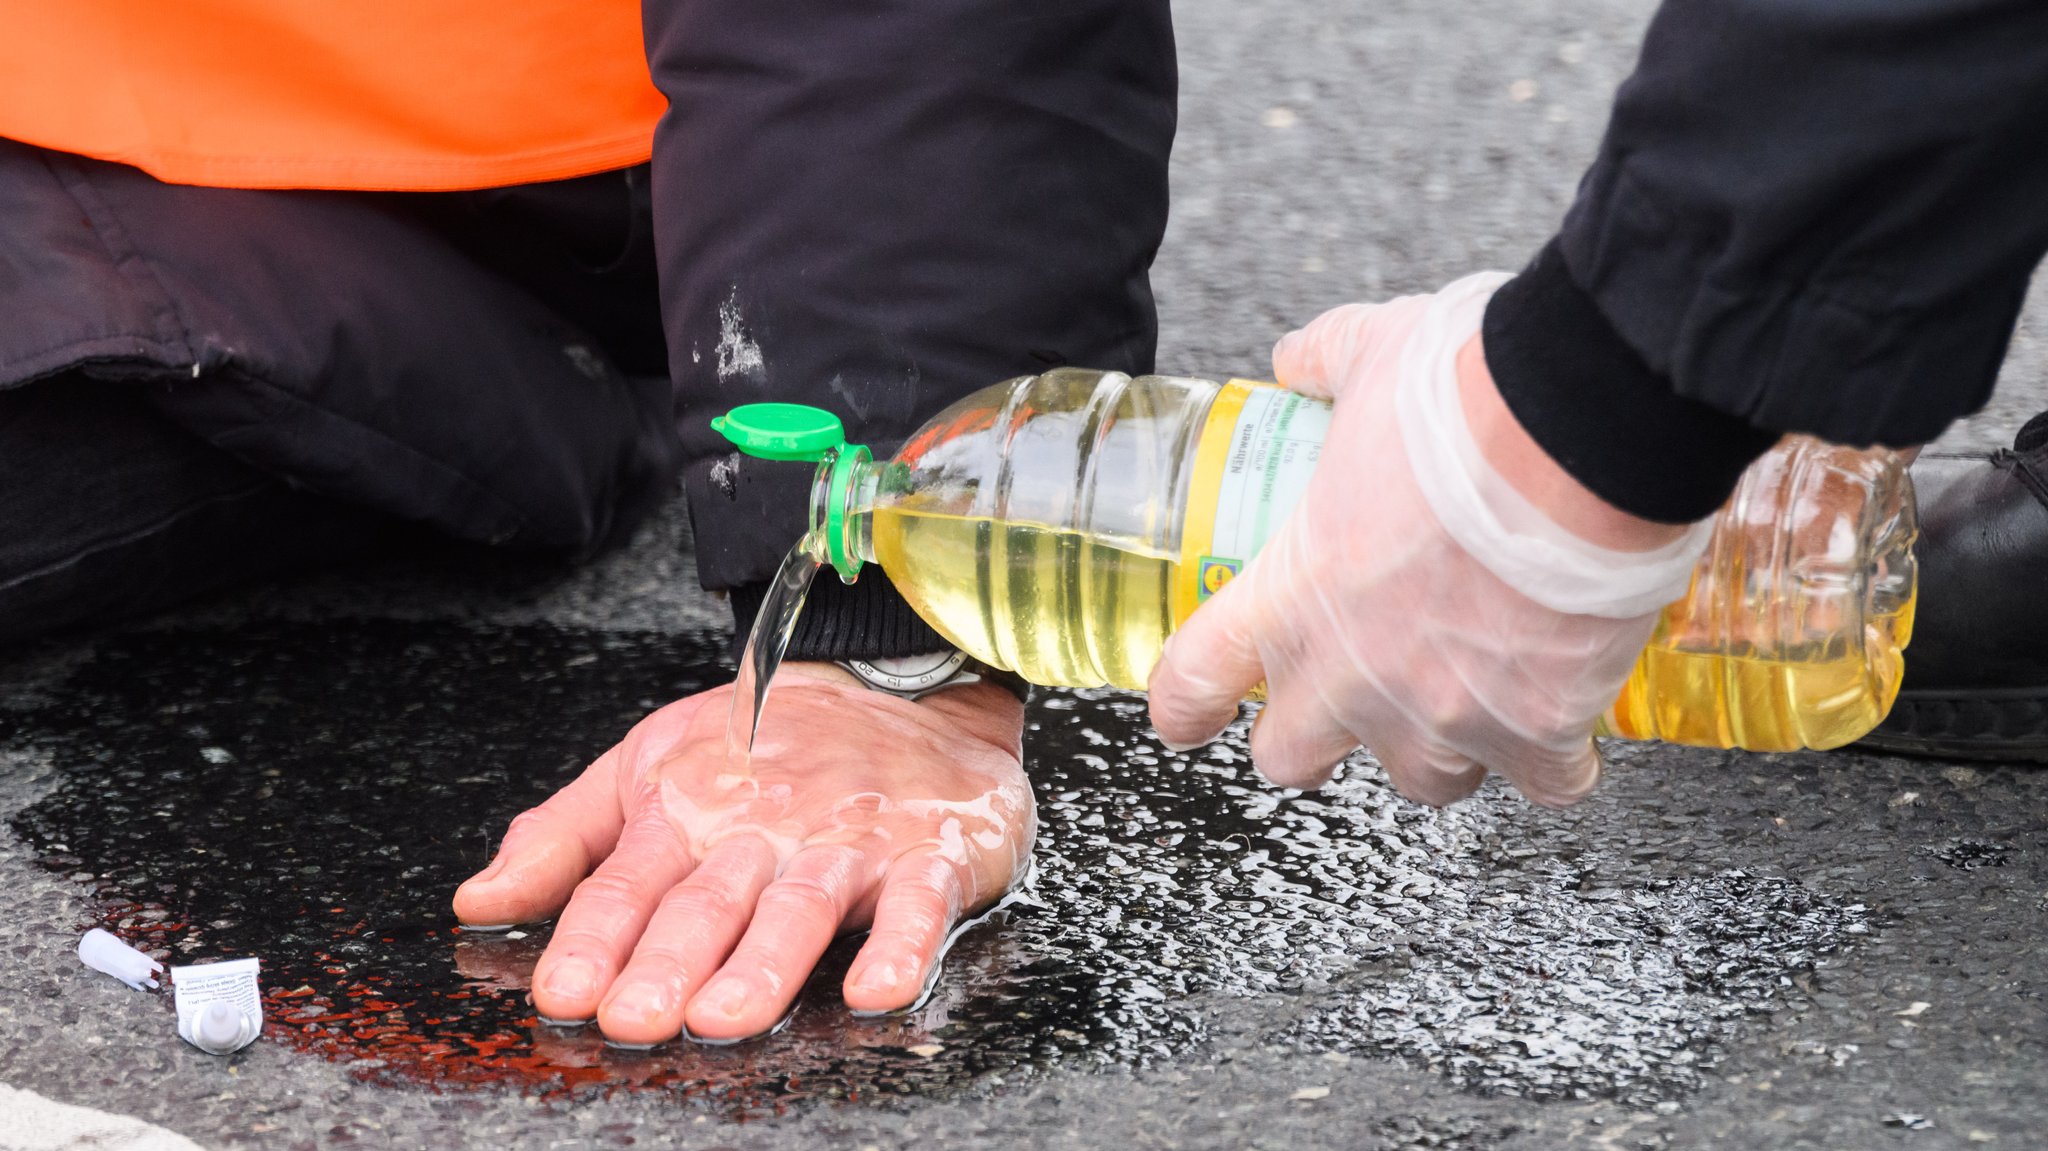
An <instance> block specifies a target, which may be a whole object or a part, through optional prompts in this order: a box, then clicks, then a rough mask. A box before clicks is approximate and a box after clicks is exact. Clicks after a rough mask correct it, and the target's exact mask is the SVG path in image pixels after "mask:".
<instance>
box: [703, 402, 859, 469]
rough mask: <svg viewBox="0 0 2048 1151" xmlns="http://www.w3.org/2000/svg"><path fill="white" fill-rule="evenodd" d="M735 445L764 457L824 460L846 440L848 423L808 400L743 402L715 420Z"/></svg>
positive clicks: (770, 458) (716, 428) (714, 425)
mask: <svg viewBox="0 0 2048 1151" xmlns="http://www.w3.org/2000/svg"><path fill="white" fill-rule="evenodd" d="M711 427H712V429H713V430H714V431H716V432H718V434H720V435H722V436H724V437H725V438H726V439H728V440H731V441H732V446H734V447H736V448H738V449H739V450H741V451H743V452H745V453H747V454H748V455H750V456H759V457H760V458H761V459H764V460H822V459H824V458H825V456H826V454H827V453H829V452H831V451H832V450H833V449H835V448H838V447H839V446H841V445H842V444H844V443H846V425H844V424H842V423H840V422H839V417H838V416H835V415H833V414H832V413H831V412H828V411H826V410H825V409H823V408H814V407H811V406H809V405H808V404H742V405H740V406H739V407H737V408H734V409H733V410H731V411H729V412H727V413H725V414H724V415H722V416H719V417H718V418H717V419H715V420H712V421H711Z"/></svg>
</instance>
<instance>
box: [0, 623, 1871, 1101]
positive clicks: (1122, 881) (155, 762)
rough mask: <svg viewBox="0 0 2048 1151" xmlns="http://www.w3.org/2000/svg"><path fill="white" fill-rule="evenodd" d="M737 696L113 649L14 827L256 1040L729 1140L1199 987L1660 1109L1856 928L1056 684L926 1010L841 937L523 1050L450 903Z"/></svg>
mask: <svg viewBox="0 0 2048 1151" xmlns="http://www.w3.org/2000/svg"><path fill="white" fill-rule="evenodd" d="M729 674H730V673H729V672H728V671H725V670H721V668H720V667H719V664H718V662H717V660H716V658H715V652H714V649H713V648H712V647H711V646H710V644H709V643H708V642H704V641H699V642H693V641H688V640H678V639H676V638H673V637H659V636H651V635H637V634H619V633H598V632H572V631H563V630H557V629H552V628H546V627H537V626H529V627H516V628H496V629H484V628H472V627H468V626H463V625H456V624H418V623H398V622H349V623H341V624H333V625H327V626H314V625H306V624H277V625H263V626H255V627H245V628H242V629H238V630H233V631H221V632H192V631H185V632H162V633H142V634H136V635H132V636H126V637H119V638H114V639H109V640H107V641H104V642H103V643H102V644H101V646H100V648H99V650H98V653H97V654H96V655H95V656H94V658H93V659H92V660H91V661H90V662H89V663H87V664H86V665H84V666H83V667H82V668H81V669H80V670H79V671H78V672H77V673H75V675H74V677H73V679H72V680H71V682H70V683H69V684H68V685H67V686H66V687H65V689H64V690H63V691H62V692H61V693H59V694H60V695H61V697H62V699H63V701H64V702H63V703H62V704H61V705H58V706H56V707H53V708H50V709H47V710H45V711H43V712H40V713H36V714H31V715H28V716H26V717H23V719H24V720H25V722H23V723H22V724H21V725H20V730H21V731H23V732H24V733H25V734H23V735H21V736H18V737H17V738H19V739H34V740H37V741H40V742H42V743H44V744H45V745H46V746H47V747H48V748H49V749H50V751H51V754H52V757H53V758H54V760H55V762H56V764H57V766H58V768H59V771H60V773H61V779H62V782H61V783H60V784H59V786H58V787H57V788H56V790H55V791H53V792H52V793H51V794H49V795H48V796H47V797H45V798H44V799H43V800H41V801H40V802H38V803H37V804H35V805H34V806H33V807H31V808H29V809H27V810H26V811H24V812H23V813H22V814H21V815H20V816H18V817H17V818H16V820H15V821H14V822H15V828H16V830H17V831H18V832H19V833H20V834H21V835H23V836H24V837H25V838H26V839H27V840H28V841H29V842H30V843H31V844H32V845H34V846H35V847H36V848H37V849H38V850H39V851H40V852H41V853H42V855H43V857H44V859H45V861H46V863H47V865H48V866H50V867H52V868H54V869H56V870H59V871H61V872H64V873H69V874H72V875H73V876H74V877H75V878H76V879H78V880H79V881H80V882H81V883H85V884H89V885H92V886H93V887H94V889H95V890H96V892H97V895H98V898H99V901H100V903H99V905H100V907H101V909H102V910H101V914H100V917H99V922H100V923H101V924H103V925H105V926H108V927H110V928H112V929H113V930H115V931H117V932H119V933H120V934H122V935H123V936H124V937H126V938H128V939H130V940H131V941H133V942H136V943H137V944H138V945H140V946H142V947H144V948H145V949H150V950H153V951H155V952H156V953H157V954H158V955H159V957H162V958H167V959H170V960H171V961H173V962H176V961H185V960H191V959H199V958H209V957H215V956H235V955H258V956H261V957H262V958H263V960H264V965H265V966H264V978H265V986H266V995H267V997H268V1002H267V1003H266V1012H267V1014H268V1019H269V1025H268V1028H267V1036H268V1038H269V1039H270V1040H271V1041H273V1042H280V1041H281V1042H285V1043H288V1044H291V1045H294V1046H296V1047H298V1048H301V1049H305V1050H308V1051H313V1052H317V1053H319V1054H321V1055H324V1056H326V1057H329V1058H333V1059H336V1060H341V1061H345V1062H347V1063H349V1064H350V1065H351V1066H352V1067H353V1068H354V1069H355V1070H356V1071H357V1072H358V1073H359V1074H361V1075H362V1076H363V1077H365V1078H366V1079H369V1080H372V1081H380V1082H391V1083H412V1084H425V1085H428V1086H433V1087H440V1088H460V1087H465V1086H489V1085H505V1086H511V1087H515V1088H516V1089H519V1090H522V1091H527V1092H531V1093H535V1094H541V1095H549V1096H561V1095H581V1094H585V1093H606V1092H611V1091H618V1090H646V1091H659V1092H664V1093H668V1094H670V1095H673V1096H676V1097H678V1098H679V1099H694V1100H701V1101H703V1102H704V1103H705V1104H706V1105H709V1106H711V1107H714V1108H718V1109H721V1110H726V1111H729V1112H748V1111H755V1110H760V1109H777V1108H780V1107H782V1106H784V1105H786V1104H788V1103H789V1102H791V1101H794V1100H798V1099H804V1098H820V1097H823V1098H840V1099H861V1100H889V1099H900V1098H903V1097H905V1096H919V1095H930V1094H935V1093H942V1092H946V1091H950V1090H954V1089H957V1088H960V1087H963V1086H967V1085H970V1084H975V1083H980V1082H988V1081H990V1080H991V1078H992V1077H993V1076H996V1075H1003V1074H1009V1073H1012V1072H1015V1071H1019V1070H1025V1069H1032V1068H1043V1067H1049V1066H1069V1067H1074V1066H1088V1065H1100V1064H1120V1065H1136V1064H1142V1063H1146V1062H1150V1061H1153V1060H1156V1059H1160V1058H1164V1057H1171V1056H1174V1055H1176V1054H1179V1053H1182V1052H1185V1051H1188V1050H1190V1049H1191V1048H1193V1047H1195V1046H1196V1045H1198V1044H1200V1043H1201V1042H1202V1040H1203V1039H1204V1038H1205V1031H1204V1014H1203V1010H1202V1007H1201V1002H1202V999H1203V997H1205V996H1208V995H1216V994H1221V995H1230V996H1252V995H1265V996H1269V997H1270V999H1271V1000H1272V1001H1273V1002H1274V1003H1276V1004H1279V1006H1277V1007H1275V1009H1274V1012H1273V1013H1272V1018H1273V1019H1274V1020H1276V1022H1275V1023H1274V1025H1273V1026H1272V1028H1271V1030H1270V1034H1268V1035H1266V1036H1264V1038H1265V1039H1266V1040H1267V1041H1269V1042H1275V1043H1289V1044H1295V1045H1299V1046H1301V1047H1303V1048H1306V1049H1310V1050H1338V1051H1348V1052H1357V1053H1372V1054H1384V1055H1386V1056H1390V1057H1393V1058H1397V1059H1401V1060H1404V1061H1408V1062H1411V1063H1415V1064H1419V1065H1424V1066H1428V1067H1431V1068H1434V1069H1437V1070H1438V1071H1440V1072H1441V1073H1442V1074H1444V1075H1446V1076H1448V1077H1450V1078H1451V1079H1452V1080H1453V1081H1455V1082H1457V1083H1458V1084H1460V1085H1462V1086H1464V1087H1466V1088H1468V1089H1472V1090H1476V1091H1480V1092H1484V1093H1489V1094H1511V1095H1520V1096H1527V1097H1533V1098H1585V1097H1596V1096H1597V1097H1616V1098H1620V1099H1623V1100H1626V1101H1630V1102H1636V1103H1643V1102H1651V1101H1657V1100H1663V1099H1668V1098H1672V1097H1674V1096H1675V1095H1679V1094H1682V1093H1684V1092H1686V1091H1687V1090H1689V1089H1691V1088H1692V1087H1693V1086H1695V1085H1696V1084H1697V1083H1698V1082H1699V1077H1700V1074H1701V1068H1703V1067H1705V1066H1710V1065H1711V1064H1712V1063H1713V1062H1714V1060H1715V1059H1716V1058H1717V1057H1718V1054H1719V1051H1720V1046H1721V1044H1722V1043H1724V1042H1725V1041H1726V1039H1727V1038H1728V1037H1729V1035H1730V1034H1731V1032H1732V1029H1733V1028H1734V1027H1735V1026H1736V1025H1737V1023H1738V1021H1739V1020H1740V1019H1741V1018H1742V1017H1743V1016H1745V1015H1747V1014H1750V1013H1754V1012H1763V1011H1769V1010H1772V1009H1773V1008H1775V1007H1776V1006H1778V1005H1780V1003H1781V998H1780V997H1781V996H1782V995H1783V994H1784V990H1783V988H1784V987H1785V985H1786V984H1787V982H1788V981H1789V980H1790V979H1792V978H1793V977H1795V976H1797V975H1798V974H1799V973H1800V972H1802V971H1804V970H1806V969H1809V968H1811V967H1812V966H1813V965H1814V963H1815V962H1816V961H1817V960H1818V958H1819V957H1821V956H1823V955H1825V954H1827V953H1829V952H1831V951H1833V950H1834V949H1836V948H1838V947H1840V946H1842V945H1843V944H1844V943H1845V942H1847V941H1848V940H1849V939H1851V938H1852V937H1854V936H1856V935H1858V934H1861V933H1863V932H1865V931H1867V930H1868V927H1867V926H1866V922H1865V916H1864V913H1863V909H1862V908H1861V907H1856V906H1843V905H1840V904H1838V903H1835V902H1831V901H1829V900H1827V899H1825V898H1823V897H1821V896H1819V895H1818V894H1816V893H1815V892H1813V891H1811V890H1809V889H1807V888H1805V887H1802V886H1800V885H1799V884H1797V883H1795V882H1792V881H1788V880H1783V879H1771V878H1765V877H1761V876H1754V875H1749V874H1745V873H1743V872H1740V871H1729V870H1719V871H1710V870H1699V869H1690V870H1689V869H1688V868H1687V867H1685V866H1684V865H1683V864H1682V863H1667V864H1665V865H1664V866H1663V868H1662V869H1661V870H1659V871H1657V872H1656V873H1655V874H1654V875H1652V876H1650V877H1648V878H1646V879H1644V880H1643V881H1641V882H1632V883H1630V884H1629V885H1627V886H1626V887H1619V888H1617V887H1604V886H1601V885H1600V881H1599V880H1597V879H1596V878H1594V877H1596V876H1598V875H1601V874H1606V873H1607V872H1606V871H1604V870H1603V859H1604V858H1606V856H1605V854H1603V853H1611V852H1612V851H1633V853H1634V854H1635V855H1637V856H1642V855H1646V854H1647V855H1652V856H1654V855H1657V854H1658V853H1657V852H1656V851H1655V850H1654V849H1643V848H1642V847H1641V838H1640V836H1638V837H1637V839H1636V841H1635V842H1633V843H1629V844H1621V843H1619V842H1618V843H1617V845H1616V846H1613V847H1611V848H1610V847H1604V846H1598V845H1594V844H1591V843H1588V842H1582V839H1581V834H1580V833H1579V832H1576V831H1574V830H1572V829H1573V828H1574V827H1575V826H1577V825H1574V824H1572V823H1571V822H1569V821H1565V820H1560V819H1557V818H1555V817H1547V816H1538V815H1536V814H1534V813H1532V812H1531V811H1530V810H1529V809H1528V808H1526V807H1525V806H1524V805H1522V804H1521V803H1520V802H1519V801H1518V800H1515V799H1513V798H1511V797H1506V796H1504V795H1500V794H1498V793H1489V796H1488V797H1487V798H1482V799H1480V800H1477V801H1475V802H1473V803H1469V804H1467V805H1464V806H1461V807H1459V808H1457V809H1454V810H1452V811H1449V812H1432V811H1428V810H1425V809H1422V808H1419V807H1415V806H1413V805H1411V804H1407V803H1405V802H1403V801H1401V800H1399V799H1398V798H1397V797H1395V796H1394V795H1393V794H1392V793H1391V792H1390V791H1389V790H1387V789H1386V788H1385V787H1384V785H1383V783H1382V782H1381V778H1380V777H1379V775H1378V773H1377V771H1376V770H1374V769H1372V768H1371V767H1370V766H1369V765H1367V766H1359V765H1354V767H1353V768H1352V769H1351V770H1350V771H1349V772H1348V773H1347V775H1346V776H1345V777H1344V778H1342V779H1340V780H1339V781H1338V782H1337V783H1335V784H1333V785H1332V786H1331V787H1330V788H1328V789H1326V790H1325V791H1323V792H1321V793H1317V794H1311V795H1295V794H1293V793H1286V792H1276V791H1273V790H1271V789H1268V788H1266V787H1264V786H1262V785H1261V784H1260V783H1259V782H1258V781H1257V778H1256V776H1254V774H1253V773H1252V771H1251V767H1250V764H1249V762H1248V760H1247V758H1246V757H1245V754H1244V750H1243V743H1242V738H1241V732H1240V733H1238V734H1237V735H1234V736H1233V737H1232V738H1231V739H1229V740H1226V741H1224V742H1222V743H1219V744H1217V745H1215V746H1213V747H1211V748H1208V749H1205V750H1203V751H1200V752H1196V753H1193V754H1191V755H1177V754H1172V753H1168V752H1166V751H1164V750H1163V749H1161V748H1159V747H1158V746H1157V744H1156V743H1154V742H1152V741H1151V740H1150V738H1149V729H1148V728H1147V727H1146V724H1145V720H1144V712H1143V705H1142V702H1141V701H1139V700H1136V699H1134V698H1131V697H1127V696H1123V695H1119V694H1116V693H1086V692H1083V693H1042V694H1041V696H1040V698H1039V699H1038V700H1037V702H1036V703H1035V704H1034V705H1033V708H1032V714H1031V722H1032V724H1033V726H1034V728H1035V730H1034V732H1033V733H1032V735H1031V737H1030V739H1031V741H1032V742H1031V744H1030V746H1031V748H1032V753H1033V763H1032V765H1031V772H1032V777H1033V780H1034V783H1035V785H1036V786H1037V788H1038V794H1039V802H1040V816H1041V826H1042V831H1041V836H1040V840H1039V846H1038V850H1037V854H1036V869H1035V874H1034V877H1033V879H1032V881H1031V883H1030V885H1029V887H1028V889H1027V890H1025V891H1022V892H1020V893H1018V894H1017V895H1016V897H1015V898H1013V900H1012V901H1011V902H1010V903H1009V904H1008V906H1007V907H1006V909H1005V910H1004V911H1002V912H1000V913H998V914H997V915H995V916H993V917H992V918H991V919H990V920H989V921H988V922H987V923H985V924H984V925H983V926H981V927H978V928H976V929H974V930H973V931H971V932H969V933H968V934H967V935H966V936H965V937H964V938H963V939H962V940H961V942H960V943H959V944H958V945H957V946H956V947H955V948H954V950H953V952H952V954H951V956H950V958H949V960H948V962H947V967H946V970H945V972H944V974H943V976H942V977H941V979H940V981H939V984H938V986H937V989H936V991H935V993H934V994H933V996H932V997H931V998H930V999H929V1000H928V1001H927V1003H926V1004H924V1005H923V1006H922V1007H920V1008H919V1009H918V1010H916V1011H915V1012H913V1013H911V1014H908V1015H905V1016H902V1017H897V1018H891V1019H883V1020H855V1019H852V1018H850V1017H849V1016H848V1015H847V1013H846V1011H845V1010H844V1008H843V1007H842V1006H841V1005H840V1004H839V1003H838V999H837V988H838V985H839V982H840V980H841V979H842V977H843V975H844V972H845V967H846V964H847V963H848V962H849V961H850V959H851V957H852V947H851V946H850V945H847V944H845V943H842V945H841V946H839V947H836V948H835V949H834V951H833V952H832V953H831V954H830V955H829V956H828V957H827V960H826V962H825V963H824V965H823V966H822V967H821V969H820V970H819V972H818V974H817V976H816V977H814V978H813V980H812V982H811V983H810V985H809V986H808V987H807V988H806V989H805V991H804V994H803V996H802V998H801V1000H800V1003H799V1008H798V1010H797V1013H796V1015H795V1017H794V1018H793V1019H792V1020H791V1022H790V1024H789V1025H788V1026H787V1027H786V1028H784V1029H783V1030H782V1031H781V1032H779V1033H778V1034H776V1035H774V1036H772V1037H769V1038H767V1039H763V1040H759V1041H755V1042H752V1043H748V1044H743V1045H740V1046H737V1047H730V1048H704V1047H696V1046H690V1045H683V1044H678V1045H670V1046H667V1047H663V1048H658V1049H655V1050H653V1051H648V1052H626V1051H620V1050H617V1049H611V1048H606V1047H605V1046H604V1045H603V1044H602V1042H601V1041H600V1040H599V1039H598V1037H597V1036H596V1034H595V1033H594V1031H591V1030H588V1029H558V1028H552V1027H547V1026H543V1025H540V1024H539V1023H538V1022H537V1021H536V1020H535V1018H534V1016H533V1012H532V1008H531V1006H530V1005H529V1004H528V1003H527V1000H526V986H527V980H528V978H529V976H530V974H531V972H532V969H533V965H534V962H535V961H536V960H537V959H538V958H539V955H540V952H541V950H542V948H543V947H544V945H545V942H546V931H545V929H544V928H541V929H535V930H533V931H531V932H529V933H526V934H524V935H523V937H505V936H478V935H467V936H465V935H463V934H461V933H460V932H458V931H456V930H455V929H454V926H453V923H452V920H451V916H450V913H449V911H448V899H449V895H450V893H451V892H452V891H453V889H454V887H455V885H456V884H457V883H458V882H460V881H461V880H462V879H464V878H466V877H467V876H468V875H469V874H471V873H472V872H473V871H474V870H476V869H477V868H478V867H480V866H481V865H482V864H483V862H484V861H485V860H486V858H487V857H488V854H489V848H490V847H491V845H492V844H493V843H494V842H495V840H494V837H495V836H496V835H497V834H499V833H500V832H501V831H502V829H503V827H504V825H505V823H506V822H507V820H508V819H509V818H510V817H511V816H512V815H514V814H516V813H517V812H519V811H521V810H523V809H525V808H526V807H529V806H531V805H532V804H534V803H536V802H538V801H539V800H541V799H543V798H545V797H546V796H547V795H548V794H549V793H550V792H551V791H552V790H553V789H554V788H555V787H557V786H559V785H560V784H561V783H563V782H565V781H566V780H568V779H569V778H570V777H571V776H572V775H573V774H574V773H575V772H576V771H578V770H580V769H581V767H582V765H583V764H584V763H586V762H587V761H588V760H589V759H590V758H591V757H592V756H594V755H596V754H597V753H598V752H600V751H602V750H603V749H604V747H605V746H606V745H607V744H608V743H609V742H610V741H611V740H613V739H616V738H617V737H618V736H619V735H621V734H623V733H624V732H625V731H626V730H627V729H628V728H629V727H630V726H631V725H632V724H633V722H634V721H636V720H637V719H638V718H639V717H640V716H641V715H642V714H644V713H645V712H647V711H649V710H651V709H652V708H654V707H656V706H659V705H660V704H662V703H665V702H667V701H669V700H671V699H674V698H676V697H678V696H680V695H682V694H685V693H688V692H690V691H693V690H696V689H698V688H701V687H705V686H709V685H711V684H713V683H715V682H718V681H720V680H721V679H723V678H725V677H726V676H728V675H729ZM1636 830H1637V831H1640V830H1641V829H1640V828H1638V829H1636ZM1653 830H1654V828H1653ZM1672 854H1674V855H1677V856H1679V857H1681V858H1682V857H1683V852H1682V851H1674V852H1673V853H1672ZM83 926H84V925H81V927H83ZM166 1010H168V1004H166Z"/></svg>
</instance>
